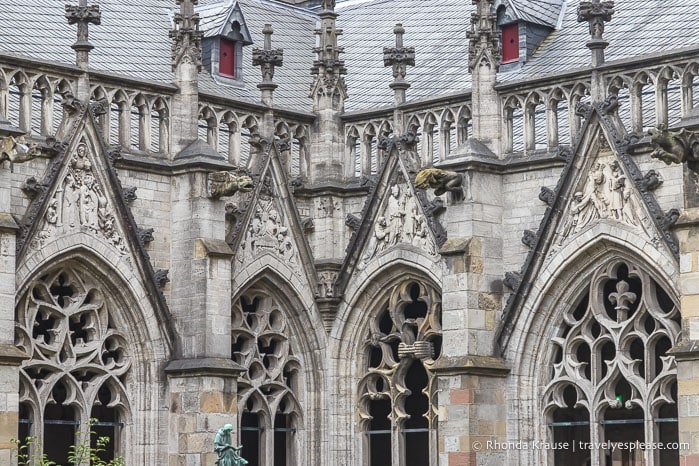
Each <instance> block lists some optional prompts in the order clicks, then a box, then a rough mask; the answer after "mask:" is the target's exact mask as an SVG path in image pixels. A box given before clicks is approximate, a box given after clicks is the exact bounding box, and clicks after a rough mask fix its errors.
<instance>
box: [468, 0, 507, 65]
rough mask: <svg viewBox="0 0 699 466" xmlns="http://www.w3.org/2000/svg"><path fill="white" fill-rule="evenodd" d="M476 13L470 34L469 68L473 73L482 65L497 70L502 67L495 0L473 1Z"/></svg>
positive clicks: (472, 17) (472, 20) (472, 19)
mask: <svg viewBox="0 0 699 466" xmlns="http://www.w3.org/2000/svg"><path fill="white" fill-rule="evenodd" d="M473 4H474V5H477V8H476V13H473V14H472V15H471V31H470V32H468V34H467V36H468V59H469V60H468V68H469V70H471V72H473V69H474V68H475V67H476V66H479V65H480V64H481V63H483V64H485V65H486V66H490V67H492V68H495V71H497V69H498V68H499V67H500V60H501V58H502V54H501V51H500V31H498V27H497V21H496V17H495V15H494V14H493V13H492V9H493V0H473Z"/></svg>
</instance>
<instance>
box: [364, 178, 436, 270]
mask: <svg viewBox="0 0 699 466" xmlns="http://www.w3.org/2000/svg"><path fill="white" fill-rule="evenodd" d="M398 244H407V245H411V246H415V247H416V248H419V249H421V250H422V251H424V252H426V253H427V254H429V255H436V254H437V247H436V245H435V243H434V240H433V239H432V234H431V233H430V231H429V226H428V225H427V220H426V219H425V217H424V216H423V215H422V214H421V213H420V209H419V207H418V201H417V199H415V196H414V195H413V192H412V190H411V188H410V186H408V184H407V183H396V184H393V185H392V186H391V188H390V191H389V195H388V198H387V199H386V200H384V205H383V207H382V209H381V210H379V214H378V216H377V218H376V221H375V223H374V227H373V234H372V235H371V236H370V238H369V241H368V243H367V248H366V250H365V252H364V255H363V258H362V262H363V264H364V265H365V264H366V263H368V262H369V261H370V260H371V259H372V258H374V257H376V256H377V255H379V254H380V253H381V252H383V251H384V250H386V249H388V248H390V247H393V246H396V245H398Z"/></svg>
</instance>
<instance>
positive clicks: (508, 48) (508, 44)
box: [502, 23, 519, 63]
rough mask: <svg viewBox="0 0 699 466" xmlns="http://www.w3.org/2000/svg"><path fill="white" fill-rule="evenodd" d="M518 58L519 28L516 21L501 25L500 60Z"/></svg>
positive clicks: (515, 59) (508, 61) (508, 60)
mask: <svg viewBox="0 0 699 466" xmlns="http://www.w3.org/2000/svg"><path fill="white" fill-rule="evenodd" d="M517 60H519V28H518V27H517V23H514V24H506V25H505V26H503V27H502V62H503V63H510V62H513V61H517Z"/></svg>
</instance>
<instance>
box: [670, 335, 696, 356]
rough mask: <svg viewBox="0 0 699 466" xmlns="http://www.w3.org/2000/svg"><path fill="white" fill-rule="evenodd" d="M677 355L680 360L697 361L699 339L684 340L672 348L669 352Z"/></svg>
mask: <svg viewBox="0 0 699 466" xmlns="http://www.w3.org/2000/svg"><path fill="white" fill-rule="evenodd" d="M667 353H668V354H671V355H672V356H674V357H675V359H676V360H678V361H696V360H699V341H697V340H683V341H680V342H679V343H677V344H676V345H675V346H673V347H672V348H670V350H669V351H668V352H667Z"/></svg>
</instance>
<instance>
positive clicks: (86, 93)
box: [65, 0, 102, 102]
mask: <svg viewBox="0 0 699 466" xmlns="http://www.w3.org/2000/svg"><path fill="white" fill-rule="evenodd" d="M65 8H66V18H67V19H68V24H77V25H78V37H77V40H76V41H75V43H74V44H73V45H71V48H72V49H73V50H75V64H76V65H77V66H78V67H79V68H80V69H81V70H83V72H84V74H83V75H82V76H81V77H80V78H79V79H78V88H77V98H78V99H79V100H81V101H83V102H87V101H88V100H89V99H90V81H89V77H88V75H87V70H88V67H89V63H90V62H89V54H90V50H92V49H93V48H95V47H94V46H93V45H92V44H91V43H90V41H89V40H88V36H89V25H90V24H95V25H99V24H100V23H101V18H102V15H101V13H100V8H99V6H97V5H90V6H88V5H87V0H80V1H79V3H78V6H74V5H66V6H65Z"/></svg>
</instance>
